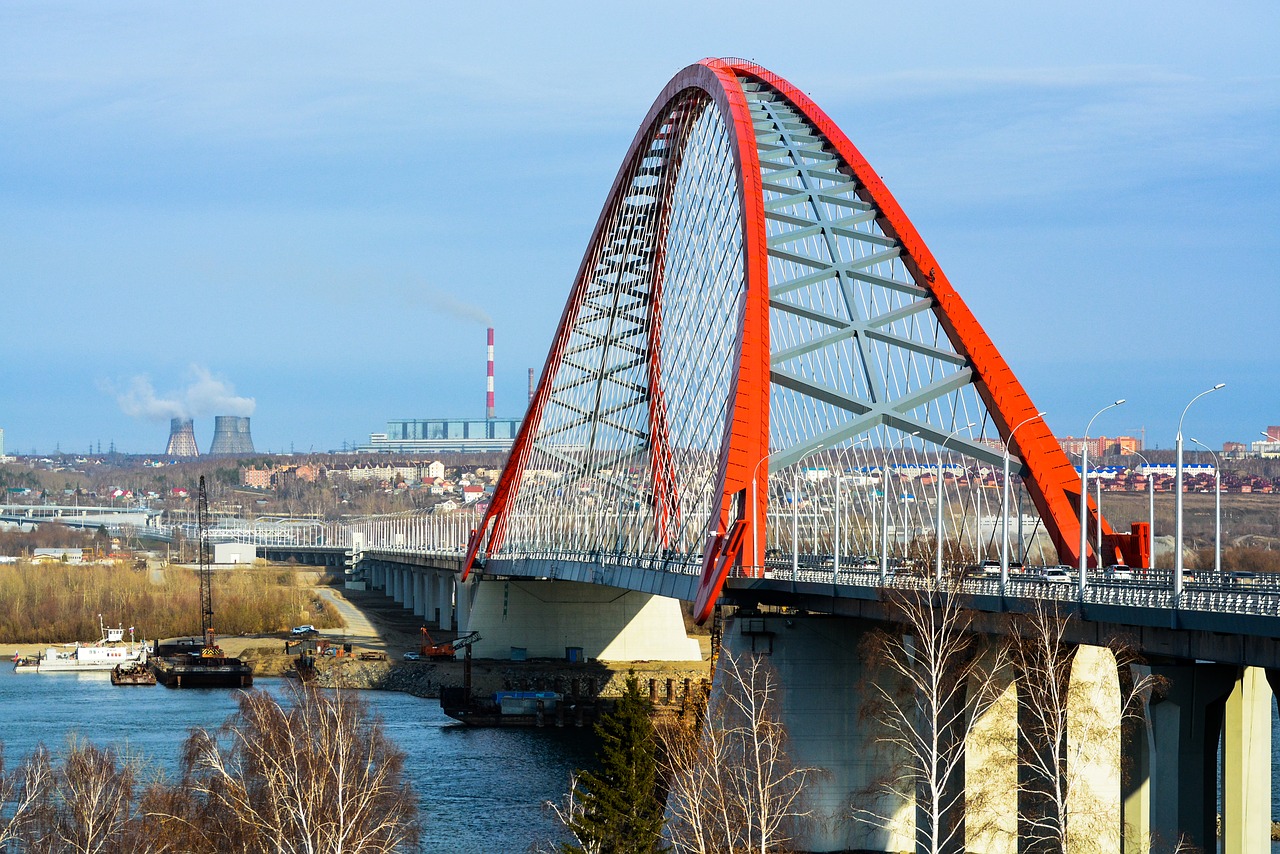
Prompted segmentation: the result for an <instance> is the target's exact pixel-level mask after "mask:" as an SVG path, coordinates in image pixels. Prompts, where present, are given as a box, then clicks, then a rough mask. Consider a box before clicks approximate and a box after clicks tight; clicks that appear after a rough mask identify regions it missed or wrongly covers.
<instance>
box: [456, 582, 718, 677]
mask: <svg viewBox="0 0 1280 854" xmlns="http://www.w3.org/2000/svg"><path fill="white" fill-rule="evenodd" d="M456 577H457V576H452V577H450V578H448V579H447V583H448V584H449V585H450V586H449V587H447V588H445V589H446V590H448V591H449V592H453V586H452V585H453V579H454V578H456ZM457 595H458V625H459V627H462V626H466V627H467V628H468V629H471V630H474V631H478V632H480V635H481V636H482V637H483V640H481V641H480V642H479V643H477V644H476V645H475V648H474V651H475V655H477V656H480V657H481V658H508V657H509V656H510V655H511V649H512V648H513V647H514V648H518V649H524V650H525V651H526V653H527V655H528V656H529V657H530V658H557V659H564V658H565V657H566V654H567V650H568V649H569V648H577V649H580V650H581V655H582V658H583V659H584V660H585V659H590V658H596V659H601V660H605V661H701V660H702V652H701V649H700V648H699V646H698V642H697V641H696V640H693V639H691V638H689V637H688V636H687V635H686V634H685V630H684V615H683V613H682V609H681V605H680V602H679V601H678V600H676V599H670V598H667V597H663V596H655V595H653V594H650V593H640V592H636V591H633V590H622V589H619V588H617V587H609V586H606V585H603V584H590V583H585V582H579V581H564V580H560V581H550V580H543V579H533V578H528V579H517V578H511V579H482V580H480V581H478V582H477V583H475V584H474V585H473V584H471V583H470V582H468V584H467V585H465V586H460V587H459V588H458V589H457ZM468 602H470V607H469V608H468ZM448 605H449V601H448V600H447V599H445V600H444V601H442V602H441V609H440V615H441V617H440V619H441V624H442V626H443V622H444V620H445V613H446V609H447V607H448Z"/></svg>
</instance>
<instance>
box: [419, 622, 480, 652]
mask: <svg viewBox="0 0 1280 854" xmlns="http://www.w3.org/2000/svg"><path fill="white" fill-rule="evenodd" d="M419 631H420V632H421V633H422V644H421V645H420V646H419V652H420V653H421V654H422V657H423V658H429V659H431V660H432V661H453V657H454V656H455V655H456V654H457V652H458V650H460V649H465V648H466V647H469V646H471V644H473V643H475V642H476V641H478V640H480V634H479V632H471V633H470V634H466V635H463V636H461V637H458V638H454V639H453V640H451V641H445V642H444V643H436V642H435V640H434V639H433V638H432V637H431V632H429V631H427V627H426V626H423V627H422V628H421V629H419Z"/></svg>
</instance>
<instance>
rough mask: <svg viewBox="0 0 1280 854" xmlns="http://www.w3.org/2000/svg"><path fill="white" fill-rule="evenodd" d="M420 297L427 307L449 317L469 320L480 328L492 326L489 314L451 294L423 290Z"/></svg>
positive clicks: (427, 289)
mask: <svg viewBox="0 0 1280 854" xmlns="http://www.w3.org/2000/svg"><path fill="white" fill-rule="evenodd" d="M420 295H421V297H422V300H423V302H425V303H426V304H427V305H428V306H430V307H431V308H433V309H435V310H436V311H439V312H441V313H443V314H447V315H449V316H450V317H454V318H457V319H458V320H470V321H473V322H475V323H478V324H480V325H481V326H492V325H493V319H492V318H491V317H489V313H488V312H487V311H485V310H484V309H483V308H481V307H480V306H478V305H471V304H470V303H465V302H463V301H462V300H460V299H458V298H457V297H454V296H452V295H451V294H444V293H440V292H439V291H435V290H432V289H431V288H423V289H422V291H421V292H420Z"/></svg>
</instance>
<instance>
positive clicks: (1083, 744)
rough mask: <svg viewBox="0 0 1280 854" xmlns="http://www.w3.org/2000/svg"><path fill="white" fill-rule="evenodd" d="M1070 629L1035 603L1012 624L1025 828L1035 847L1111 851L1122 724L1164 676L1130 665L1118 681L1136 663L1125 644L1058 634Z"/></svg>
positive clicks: (1116, 838) (1116, 832) (1116, 836)
mask: <svg viewBox="0 0 1280 854" xmlns="http://www.w3.org/2000/svg"><path fill="white" fill-rule="evenodd" d="M1069 626H1070V618H1069V617H1067V616H1064V615H1062V614H1061V613H1060V612H1059V611H1058V610H1057V609H1056V607H1055V606H1053V605H1051V604H1047V603H1043V602H1042V603H1040V604H1038V605H1037V607H1036V608H1035V610H1033V611H1032V612H1031V613H1030V614H1028V615H1027V616H1026V617H1024V618H1023V619H1022V620H1021V621H1020V623H1019V629H1020V631H1019V634H1020V638H1019V642H1018V643H1017V644H1016V646H1015V658H1016V664H1017V667H1018V669H1019V671H1020V672H1021V673H1022V675H1023V679H1022V683H1021V684H1022V690H1024V691H1025V694H1026V696H1025V701H1024V702H1023V704H1022V708H1023V715H1024V720H1023V723H1022V731H1023V733H1024V736H1025V739H1026V750H1025V751H1024V752H1023V756H1022V764H1023V766H1024V768H1025V769H1026V771H1027V772H1028V774H1029V778H1030V779H1029V781H1028V786H1027V791H1026V792H1025V793H1024V798H1023V802H1024V804H1026V805H1027V808H1024V809H1023V810H1022V811H1021V820H1022V825H1023V834H1024V836H1025V837H1026V838H1027V841H1028V842H1029V843H1031V844H1032V845H1033V847H1035V848H1036V850H1043V849H1044V848H1046V847H1047V848H1049V849H1051V850H1057V851H1064V852H1065V851H1119V849H1120V816H1119V810H1118V804H1119V787H1120V775H1121V768H1120V761H1119V752H1120V739H1121V728H1122V726H1123V725H1124V724H1125V722H1126V721H1127V720H1129V719H1130V718H1132V717H1133V716H1135V715H1140V714H1141V709H1142V703H1143V701H1144V700H1145V699H1146V698H1149V697H1150V696H1151V694H1152V693H1153V692H1156V693H1158V692H1160V691H1162V690H1163V688H1164V685H1163V682H1164V680H1163V679H1161V678H1160V677H1157V676H1152V675H1151V674H1150V673H1149V672H1148V673H1145V674H1144V673H1141V672H1138V668H1133V667H1129V668H1128V669H1129V671H1130V673H1131V674H1132V678H1131V679H1129V680H1122V679H1120V678H1119V671H1120V668H1122V667H1125V666H1126V665H1129V664H1132V663H1134V660H1133V656H1132V655H1131V653H1130V652H1129V651H1128V649H1127V648H1126V647H1124V646H1123V645H1121V644H1119V643H1117V644H1114V645H1113V646H1112V647H1084V646H1078V645H1076V644H1073V643H1071V642H1069V641H1068V640H1067V639H1066V637H1067V631H1068V627H1069ZM1086 650H1087V651H1088V655H1087V656H1086V655H1085V651H1086Z"/></svg>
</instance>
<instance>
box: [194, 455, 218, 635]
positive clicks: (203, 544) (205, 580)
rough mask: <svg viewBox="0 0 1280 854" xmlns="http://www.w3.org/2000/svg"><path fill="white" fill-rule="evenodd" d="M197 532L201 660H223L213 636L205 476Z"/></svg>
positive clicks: (198, 507) (207, 501) (198, 509)
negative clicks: (198, 539) (202, 644)
mask: <svg viewBox="0 0 1280 854" xmlns="http://www.w3.org/2000/svg"><path fill="white" fill-rule="evenodd" d="M196 530H197V532H198V533H199V536H200V548H199V552H200V636H201V638H203V641H204V647H203V648H202V649H201V650H200V656H201V658H222V649H221V648H220V647H219V646H218V644H217V641H216V640H215V638H214V636H213V572H212V570H211V569H210V566H209V564H210V563H211V561H210V555H209V549H210V546H209V496H208V493H206V492H205V487H204V475H200V489H199V493H198V497H197V499H196Z"/></svg>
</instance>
